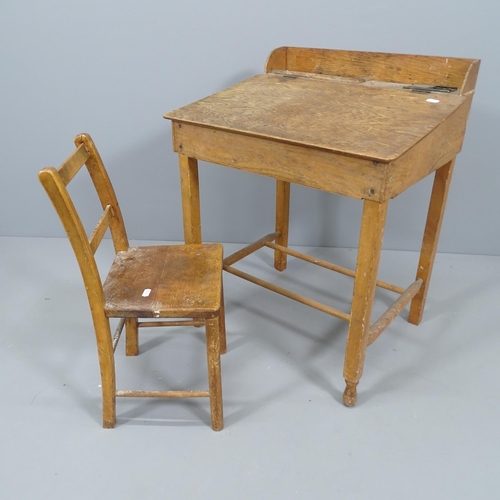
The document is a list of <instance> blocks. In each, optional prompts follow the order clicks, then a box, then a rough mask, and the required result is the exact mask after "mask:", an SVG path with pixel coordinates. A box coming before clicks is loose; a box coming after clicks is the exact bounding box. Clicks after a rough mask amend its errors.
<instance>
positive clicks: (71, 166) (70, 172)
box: [58, 144, 90, 186]
mask: <svg viewBox="0 0 500 500" xmlns="http://www.w3.org/2000/svg"><path fill="white" fill-rule="evenodd" d="M89 156H90V155H89V152H88V151H87V150H86V149H85V146H84V145H83V144H82V145H81V146H78V148H77V150H76V151H74V152H73V153H72V154H71V156H70V157H69V158H68V159H67V160H66V161H65V162H64V163H63V164H62V165H61V166H60V167H59V168H58V171H59V175H60V176H61V180H62V181H63V183H64V185H65V186H67V185H68V184H69V183H70V181H71V179H73V177H74V176H75V175H76V174H77V173H78V171H79V170H80V169H81V168H82V167H83V165H85V162H86V161H87V159H88V157H89Z"/></svg>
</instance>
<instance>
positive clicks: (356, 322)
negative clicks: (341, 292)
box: [344, 200, 387, 406]
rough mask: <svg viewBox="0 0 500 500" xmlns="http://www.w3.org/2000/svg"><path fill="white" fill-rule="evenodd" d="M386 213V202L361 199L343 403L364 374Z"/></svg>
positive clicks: (350, 397) (353, 399) (353, 398)
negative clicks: (359, 232) (362, 203)
mask: <svg viewBox="0 0 500 500" xmlns="http://www.w3.org/2000/svg"><path fill="white" fill-rule="evenodd" d="M386 214H387V202H384V203H379V202H376V201H371V200H365V201H364V206H363V218H362V222H361V235H360V239H359V249H358V259H357V264H356V275H355V278H354V293H353V298H352V307H351V320H350V322H349V332H348V334H347V346H346V357H345V364H344V378H345V381H346V389H345V392H344V404H345V405H346V406H354V405H355V404H356V399H357V389H356V388H357V385H358V383H359V380H360V378H361V375H362V374H363V366H364V362H365V353H366V346H367V341H368V332H369V330H370V319H371V313H372V306H373V299H374V297H375V289H376V282H377V272H378V264H379V260H380V252H381V249H382V239H383V236H384V226H385V218H386Z"/></svg>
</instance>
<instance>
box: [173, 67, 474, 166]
mask: <svg viewBox="0 0 500 500" xmlns="http://www.w3.org/2000/svg"><path fill="white" fill-rule="evenodd" d="M466 100H467V96H461V95H459V94H458V93H414V92H411V91H410V90H407V89H403V85H397V84H389V85H387V84H384V83H382V82H360V81H355V80H353V81H346V80H345V79H343V80H338V79H337V80H336V79H329V78H319V77H317V78H314V77H304V76H294V75H286V74H275V73H268V74H263V75H257V76H254V77H252V78H249V79H248V80H245V81H243V82H241V83H238V84H237V85H234V86H232V87H229V88H228V89H225V90H223V91H221V92H217V93H216V94H213V95H211V96H209V97H206V98H204V99H201V100H200V101H197V102H194V103H192V104H189V105H187V106H184V107H182V108H179V109H177V110H175V111H171V112H170V113H167V114H165V115H164V117H165V118H167V119H170V120H172V121H175V122H183V123H191V124H196V125H202V126H206V127H210V128H214V129H219V130H225V131H231V132H237V133H241V134H246V135H252V136H257V137H264V138H268V139H272V140H278V141H283V142H287V143H291V144H300V145H303V146H308V147H312V148H318V149H323V150H328V151H332V152H335V153H339V154H344V155H348V156H356V157H361V158H367V159H372V160H376V161H380V162H390V161H393V160H395V159H397V158H399V157H400V156H401V155H402V154H403V153H405V152H406V151H407V150H409V149H410V148H411V147H412V146H414V145H415V144H416V143H418V142H419V141H420V140H421V139H423V138H424V137H425V136H427V135H428V134H430V133H431V132H432V131H433V130H435V129H436V127H437V126H438V125H439V124H440V123H442V122H443V121H445V120H446V119H447V118H448V117H449V116H450V115H451V114H452V113H453V112H454V111H455V110H457V109H458V108H459V107H460V105H461V104H463V103H464V102H465V101H466ZM436 101H437V102H436ZM464 125H465V124H464Z"/></svg>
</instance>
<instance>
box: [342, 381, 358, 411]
mask: <svg viewBox="0 0 500 500" xmlns="http://www.w3.org/2000/svg"><path fill="white" fill-rule="evenodd" d="M357 385H358V383H357V382H356V383H355V384H354V383H352V382H348V381H347V380H346V387H345V391H344V398H343V399H344V404H345V405H346V406H354V405H355V404H356V400H357V399H358V392H357V390H356V387H357Z"/></svg>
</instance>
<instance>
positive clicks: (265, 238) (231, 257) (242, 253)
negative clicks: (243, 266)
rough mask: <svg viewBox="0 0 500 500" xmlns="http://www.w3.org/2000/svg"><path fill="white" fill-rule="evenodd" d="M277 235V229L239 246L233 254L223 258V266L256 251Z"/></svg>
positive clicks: (230, 264) (278, 233) (229, 264)
mask: <svg viewBox="0 0 500 500" xmlns="http://www.w3.org/2000/svg"><path fill="white" fill-rule="evenodd" d="M279 235H280V232H279V231H277V232H276V233H269V234H266V236H263V237H262V238H260V239H258V240H257V241H254V242H253V243H250V245H247V246H246V247H243V248H241V249H240V250H238V251H237V252H234V253H233V254H231V255H228V256H227V257H226V258H225V259H224V265H225V266H232V265H233V264H235V263H236V262H238V261H239V260H241V259H244V258H245V257H248V256H249V255H250V254H251V253H253V252H256V251H257V250H259V249H260V248H262V247H264V246H265V245H266V243H267V242H269V241H272V240H275V239H276V238H277V237H278V236H279Z"/></svg>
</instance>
